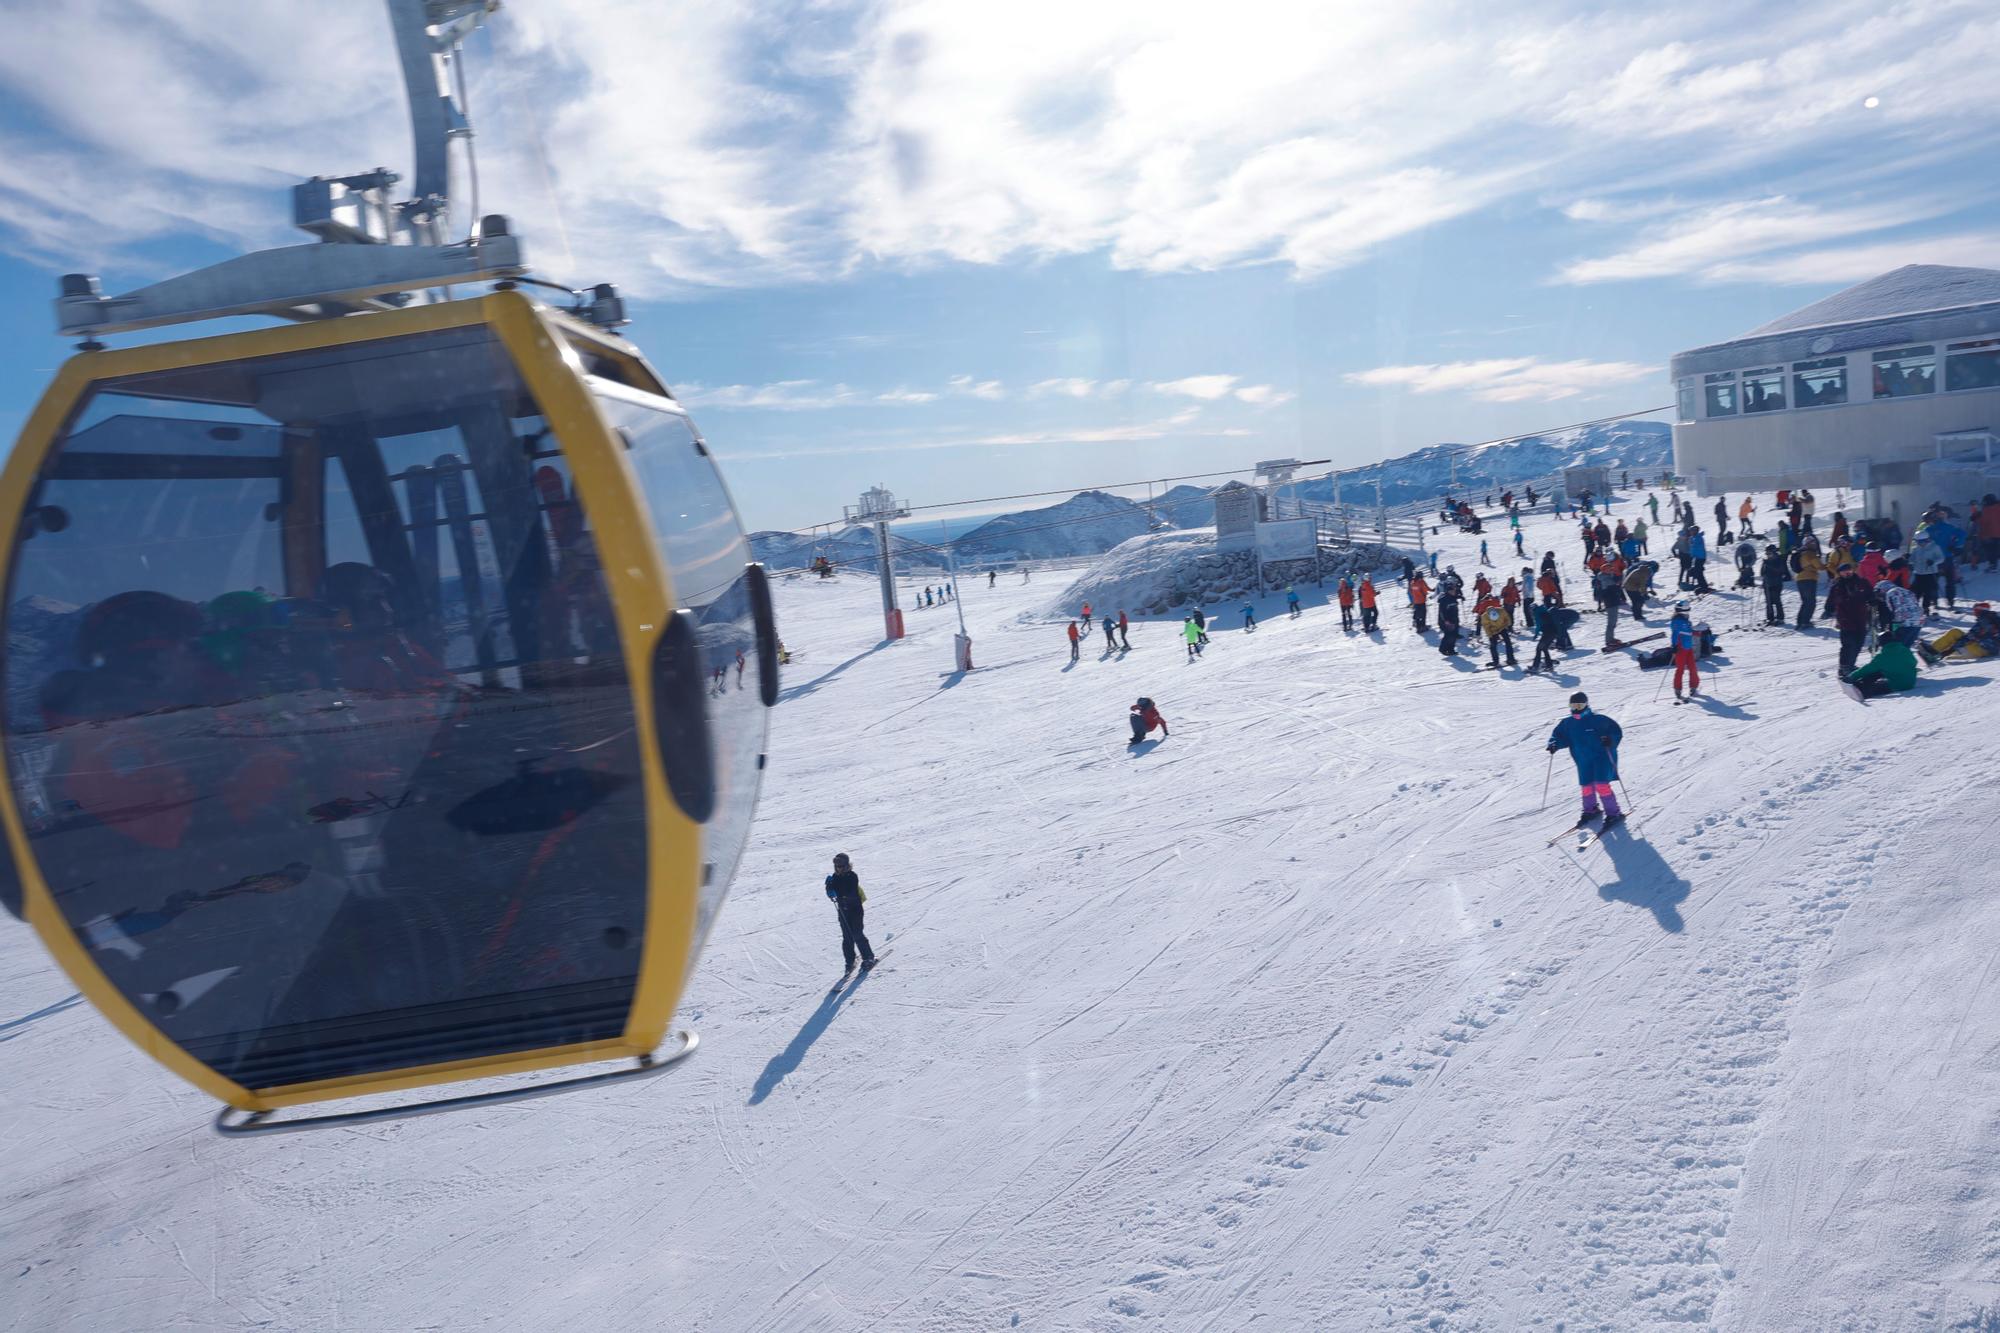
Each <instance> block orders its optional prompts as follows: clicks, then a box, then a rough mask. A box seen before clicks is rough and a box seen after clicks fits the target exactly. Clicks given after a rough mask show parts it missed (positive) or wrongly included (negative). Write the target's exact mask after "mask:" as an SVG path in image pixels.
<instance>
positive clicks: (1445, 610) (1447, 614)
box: [1438, 592, 1459, 657]
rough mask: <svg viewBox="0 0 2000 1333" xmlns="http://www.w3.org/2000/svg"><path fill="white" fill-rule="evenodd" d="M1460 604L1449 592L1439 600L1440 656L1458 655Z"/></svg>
mask: <svg viewBox="0 0 2000 1333" xmlns="http://www.w3.org/2000/svg"><path fill="white" fill-rule="evenodd" d="M1458 602H1459V599H1458V598H1456V597H1453V596H1451V595H1450V594H1449V593H1448V592H1447V593H1446V595H1444V596H1443V597H1440V598H1439V599H1438V655H1439V656H1441V657H1455V656H1457V655H1458Z"/></svg>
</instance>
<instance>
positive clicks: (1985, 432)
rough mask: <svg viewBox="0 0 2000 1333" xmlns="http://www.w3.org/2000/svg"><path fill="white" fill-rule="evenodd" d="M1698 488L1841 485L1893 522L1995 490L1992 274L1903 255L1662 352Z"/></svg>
mask: <svg viewBox="0 0 2000 1333" xmlns="http://www.w3.org/2000/svg"><path fill="white" fill-rule="evenodd" d="M1672 375H1673V379H1674V386H1675V390H1676V407H1677V409H1678V410H1677V411H1676V413H1675V421H1674V465H1675V468H1676V470H1677V471H1679V472H1680V473H1681V475H1682V476H1685V477H1687V478H1689V479H1691V480H1692V481H1693V483H1694V486H1695V489H1696V491H1697V492H1698V493H1699V494H1701V495H1715V494H1720V493H1723V492H1728V491H1745V490H1758V491H1766V490H1778V489H1781V488H1786V487H1793V486H1806V487H1810V488H1812V489H1814V490H1816V491H1818V490H1825V491H1828V492H1832V491H1835V490H1838V489H1840V488H1845V489H1846V490H1847V491H1848V492H1849V493H1850V496H1851V498H1850V504H1853V503H1857V502H1858V503H1859V504H1860V505H1861V506H1863V508H1864V512H1865V513H1867V514H1870V515H1874V514H1883V515H1889V516H1892V517H1894V518H1895V519H1897V521H1898V522H1899V523H1902V524H1903V525H1904V526H1905V528H1906V529H1907V527H1908V526H1909V525H1910V523H1911V522H1912V521H1913V520H1914V519H1915V518H1916V517H1917V515H1918V514H1919V513H1920V512H1921V511H1922V510H1923V508H1924V506H1926V505H1928V504H1929V503H1931V502H1932V501H1933V500H1943V501H1944V502H1945V503H1947V504H1950V505H1953V506H1955V507H1956V508H1957V509H1958V511H1959V513H1960V514H1963V513H1964V512H1965V504H1966V502H1967V501H1969V500H1971V499H1974V498H1976V497H1977V496H1980V495H1983V494H1985V493H1987V492H1989V491H2000V448H1996V432H2000V272H1996V271H1994V270H1992V269H1983V268H1950V267H1945V266H1942V265H1937V264H1910V265H1907V266H1905V267H1903V268H1899V269H1896V270H1895V271H1894V272H1891V273H1885V274H1883V275H1882V276H1880V277H1877V278H1870V279H1869V280H1868V281H1866V282H1863V283H1859V284H1857V285H1856V286H1853V287H1850V288H1848V289H1847V290H1846V291H1843V292H1837V293H1835V294H1834V295H1832V296H1829V297H1827V298H1826V299H1825V300H1822V301H1815V302H1813V303H1812V304H1811V305H1809V306H1806V307H1805V308H1804V309H1802V310H1796V311H1793V312H1792V313H1791V314H1789V315H1785V316H1783V317H1782V318H1779V319H1774V320H1772V321H1771V322H1770V323H1768V324H1765V325H1764V326H1763V327H1761V328H1757V329H1753V330H1751V331H1750V332H1749V333H1747V334H1745V335H1744V336H1742V337H1740V338H1735V339H1732V340H1730V341H1729V342H1723V343H1716V344H1714V345H1712V346H1709V347H1697V348H1694V349H1693V350H1691V351H1686V352H1682V353H1680V354H1679V355H1678V356H1676V357H1674V359H1673V363H1672Z"/></svg>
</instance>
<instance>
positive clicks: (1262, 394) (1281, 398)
mask: <svg viewBox="0 0 2000 1333" xmlns="http://www.w3.org/2000/svg"><path fill="white" fill-rule="evenodd" d="M1236 396H1237V397H1238V398H1240V399H1242V400H1243V401H1244V402H1246V403H1254V404H1255V405H1257V406H1258V407H1276V406H1278V405H1279V404H1280V403H1289V402H1291V401H1292V399H1293V398H1295V397H1297V395H1296V394H1292V393H1287V392H1285V391H1284V390H1282V389H1279V388H1278V387H1277V386H1276V385H1271V384H1246V385H1244V386H1243V387H1242V388H1240V389H1238V390H1237V391H1236Z"/></svg>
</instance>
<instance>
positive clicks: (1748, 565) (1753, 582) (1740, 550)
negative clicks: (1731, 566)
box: [1736, 532, 1757, 588]
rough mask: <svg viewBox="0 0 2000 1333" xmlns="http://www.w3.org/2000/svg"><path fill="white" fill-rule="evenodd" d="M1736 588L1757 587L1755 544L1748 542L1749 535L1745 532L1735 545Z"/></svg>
mask: <svg viewBox="0 0 2000 1333" xmlns="http://www.w3.org/2000/svg"><path fill="white" fill-rule="evenodd" d="M1736 586H1737V587H1739V588H1754V587H1756V586H1757V543H1756V542H1753V541H1751V540H1750V534H1749V533H1747V532H1746V533H1744V534H1743V539H1742V540H1741V541H1739V542H1737V543H1736Z"/></svg>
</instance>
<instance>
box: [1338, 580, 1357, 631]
mask: <svg viewBox="0 0 2000 1333" xmlns="http://www.w3.org/2000/svg"><path fill="white" fill-rule="evenodd" d="M1333 594H1334V596H1335V597H1336V598H1337V599H1338V600H1339V602H1340V627H1341V628H1342V629H1344V630H1352V629H1353V628H1354V585H1353V584H1351V583H1349V582H1348V581H1347V575H1345V574H1342V575H1341V576H1340V582H1339V584H1337V585H1336V586H1335V587H1334V590H1333Z"/></svg>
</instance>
